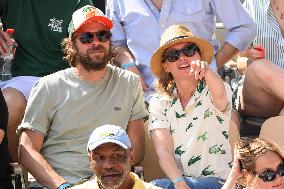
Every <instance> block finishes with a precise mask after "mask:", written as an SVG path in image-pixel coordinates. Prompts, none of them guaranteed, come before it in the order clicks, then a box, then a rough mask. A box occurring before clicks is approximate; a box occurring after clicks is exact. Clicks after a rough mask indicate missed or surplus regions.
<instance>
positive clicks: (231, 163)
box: [228, 161, 233, 169]
mask: <svg viewBox="0 0 284 189" xmlns="http://www.w3.org/2000/svg"><path fill="white" fill-rule="evenodd" d="M228 166H229V167H230V169H232V167H233V161H231V162H229V163H228Z"/></svg>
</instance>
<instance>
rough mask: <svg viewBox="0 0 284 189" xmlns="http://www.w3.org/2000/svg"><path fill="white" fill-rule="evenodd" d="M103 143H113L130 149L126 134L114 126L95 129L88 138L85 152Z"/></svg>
mask: <svg viewBox="0 0 284 189" xmlns="http://www.w3.org/2000/svg"><path fill="white" fill-rule="evenodd" d="M105 143H114V144H117V145H119V146H121V147H122V148H124V149H129V148H131V142H130V140H129V137H128V135H127V133H126V132H125V131H124V130H123V129H122V128H121V127H119V126H115V125H103V126H100V127H97V128H96V129H95V130H94V131H93V132H92V134H91V136H90V138H89V141H88V145H87V150H88V151H92V150H94V149H96V148H97V147H98V146H100V145H102V144H105Z"/></svg>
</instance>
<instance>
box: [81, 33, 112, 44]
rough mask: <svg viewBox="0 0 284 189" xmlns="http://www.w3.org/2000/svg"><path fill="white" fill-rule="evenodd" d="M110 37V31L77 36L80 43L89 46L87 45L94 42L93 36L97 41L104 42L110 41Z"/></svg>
mask: <svg viewBox="0 0 284 189" xmlns="http://www.w3.org/2000/svg"><path fill="white" fill-rule="evenodd" d="M111 35H112V34H111V32H110V31H105V30H100V31H97V32H86V33H82V34H80V35H78V36H79V40H80V41H81V43H83V44H89V43H92V42H93V41H94V37H95V36H96V37H97V39H98V41H100V42H106V41H108V40H110V38H111Z"/></svg>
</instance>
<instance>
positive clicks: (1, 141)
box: [0, 90, 13, 189]
mask: <svg viewBox="0 0 284 189" xmlns="http://www.w3.org/2000/svg"><path fill="white" fill-rule="evenodd" d="M7 122H8V108H7V104H6V102H5V99H4V96H3V94H2V92H1V90H0V154H1V155H0V167H1V171H0V188H1V189H12V188H13V186H12V182H11V173H12V172H11V167H10V166H9V162H10V156H9V153H8V144H7V136H6V135H5V133H6V130H7Z"/></svg>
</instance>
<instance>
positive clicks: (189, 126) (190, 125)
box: [185, 123, 193, 132]
mask: <svg viewBox="0 0 284 189" xmlns="http://www.w3.org/2000/svg"><path fill="white" fill-rule="evenodd" d="M191 127H193V124H192V123H189V125H188V126H187V127H186V129H185V132H187V130H188V129H190V128H191Z"/></svg>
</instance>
